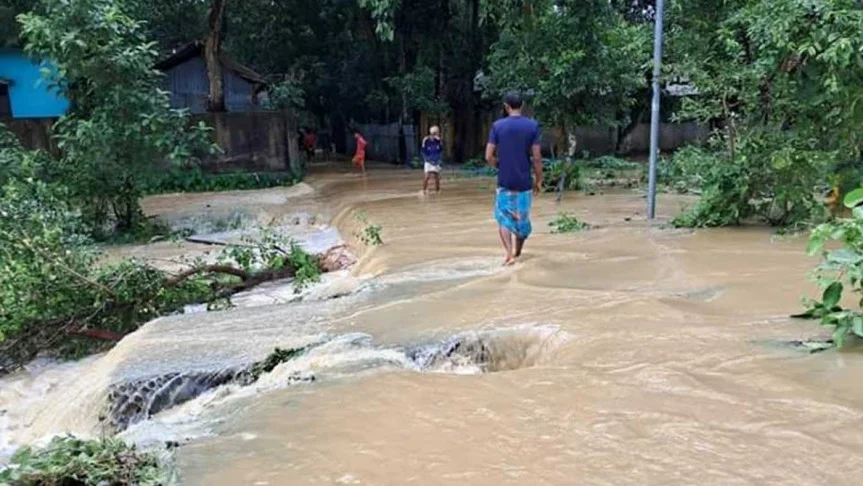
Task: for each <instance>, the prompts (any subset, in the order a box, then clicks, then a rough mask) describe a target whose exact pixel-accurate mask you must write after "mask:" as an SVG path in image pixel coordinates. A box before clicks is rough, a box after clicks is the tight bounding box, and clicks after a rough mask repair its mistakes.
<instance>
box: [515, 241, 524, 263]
mask: <svg viewBox="0 0 863 486" xmlns="http://www.w3.org/2000/svg"><path fill="white" fill-rule="evenodd" d="M523 247H524V238H519V237H518V236H516V237H515V257H516V258H518V257H520V256H521V249H522V248H523Z"/></svg>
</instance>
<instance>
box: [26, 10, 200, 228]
mask: <svg viewBox="0 0 863 486" xmlns="http://www.w3.org/2000/svg"><path fill="white" fill-rule="evenodd" d="M19 20H20V22H21V25H22V32H23V36H24V38H25V39H26V41H27V47H26V50H27V52H28V53H29V54H32V55H33V56H34V57H36V58H40V59H50V60H52V61H53V62H54V63H55V65H56V67H57V69H56V70H52V71H47V70H46V71H45V75H46V76H47V77H48V78H49V79H50V80H51V82H52V84H53V85H54V86H56V87H57V88H58V89H59V91H60V92H61V93H62V94H63V95H65V96H66V97H68V98H69V99H70V101H71V102H72V109H71V110H70V112H69V113H68V114H67V115H65V116H63V117H62V118H61V119H60V120H59V121H58V122H57V124H56V125H55V136H56V137H57V140H58V146H59V147H60V149H61V151H62V152H63V156H62V159H61V160H60V161H58V163H57V164H56V165H55V166H54V167H53V168H52V170H53V172H54V176H55V177H57V178H58V180H62V181H63V182H64V183H65V184H66V185H67V186H68V187H69V189H70V191H71V195H72V197H73V198H74V199H75V200H76V201H77V202H78V203H79V204H80V207H81V208H82V211H83V214H84V216H85V218H86V220H87V222H88V223H90V224H91V225H93V227H94V229H96V230H97V231H99V230H103V229H105V227H106V225H107V224H109V223H114V224H116V227H117V229H119V230H122V231H127V230H133V229H135V228H136V227H138V226H139V225H140V224H141V222H142V219H143V214H142V212H141V209H140V205H139V197H140V194H141V189H142V184H143V182H144V181H146V180H147V179H148V177H149V176H150V174H152V173H153V172H154V171H155V170H156V169H157V168H158V167H159V166H160V165H165V164H170V163H181V162H186V161H189V160H190V159H192V158H193V157H194V156H195V154H196V151H197V150H203V149H205V148H208V147H209V145H208V144H207V143H206V142H205V140H206V136H207V135H206V132H207V128H206V127H205V126H203V125H198V126H196V127H191V128H190V127H189V126H188V120H187V117H186V116H185V113H183V112H180V111H176V110H172V109H171V108H170V106H169V101H168V95H167V93H165V92H164V91H161V90H160V89H159V83H160V74H159V73H158V72H156V71H155V70H154V69H153V67H152V66H153V63H154V61H155V59H156V50H155V48H154V44H153V43H152V42H149V41H148V40H147V39H146V38H145V35H144V29H143V26H142V24H141V23H140V22H139V21H136V20H133V19H132V18H130V17H129V16H128V15H127V14H126V12H125V9H124V4H123V2H122V1H120V0H74V1H71V2H69V1H63V0H45V1H44V2H43V4H42V9H41V13H29V14H23V15H21V16H20V17H19Z"/></svg>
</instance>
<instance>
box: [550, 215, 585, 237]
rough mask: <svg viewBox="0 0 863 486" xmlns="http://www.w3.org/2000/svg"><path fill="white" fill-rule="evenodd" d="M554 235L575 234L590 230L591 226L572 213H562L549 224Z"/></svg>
mask: <svg viewBox="0 0 863 486" xmlns="http://www.w3.org/2000/svg"><path fill="white" fill-rule="evenodd" d="M548 225H549V226H551V228H552V230H551V232H552V234H561V233H575V232H578V231H584V230H588V229H590V227H591V226H590V225H589V224H587V223H585V222H584V221H581V220H580V219H578V218H577V217H576V216H575V215H573V214H570V213H560V214H558V215H557V217H556V218H554V219H553V220H552V221H550V222H549V223H548Z"/></svg>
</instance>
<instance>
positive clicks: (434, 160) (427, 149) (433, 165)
mask: <svg viewBox="0 0 863 486" xmlns="http://www.w3.org/2000/svg"><path fill="white" fill-rule="evenodd" d="M420 151H421V152H422V155H423V161H424V162H425V164H424V167H423V171H424V172H425V177H424V178H423V193H427V192H428V186H429V179H431V178H434V185H435V192H440V169H441V156H442V155H443V143H442V142H441V139H440V128H438V127H436V126H433V127H431V129H430V130H429V136H428V137H426V138H424V139H423V144H422V149H421V150H420Z"/></svg>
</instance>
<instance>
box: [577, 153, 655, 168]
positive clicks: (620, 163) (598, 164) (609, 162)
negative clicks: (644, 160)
mask: <svg viewBox="0 0 863 486" xmlns="http://www.w3.org/2000/svg"><path fill="white" fill-rule="evenodd" d="M581 164H582V165H583V166H584V167H589V168H591V169H605V170H635V169H638V168H639V167H640V166H641V164H638V163H636V162H630V161H628V160H623V159H621V158H618V157H614V156H612V155H603V156H602V157H597V158H595V159H587V160H585V161H583V162H581Z"/></svg>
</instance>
